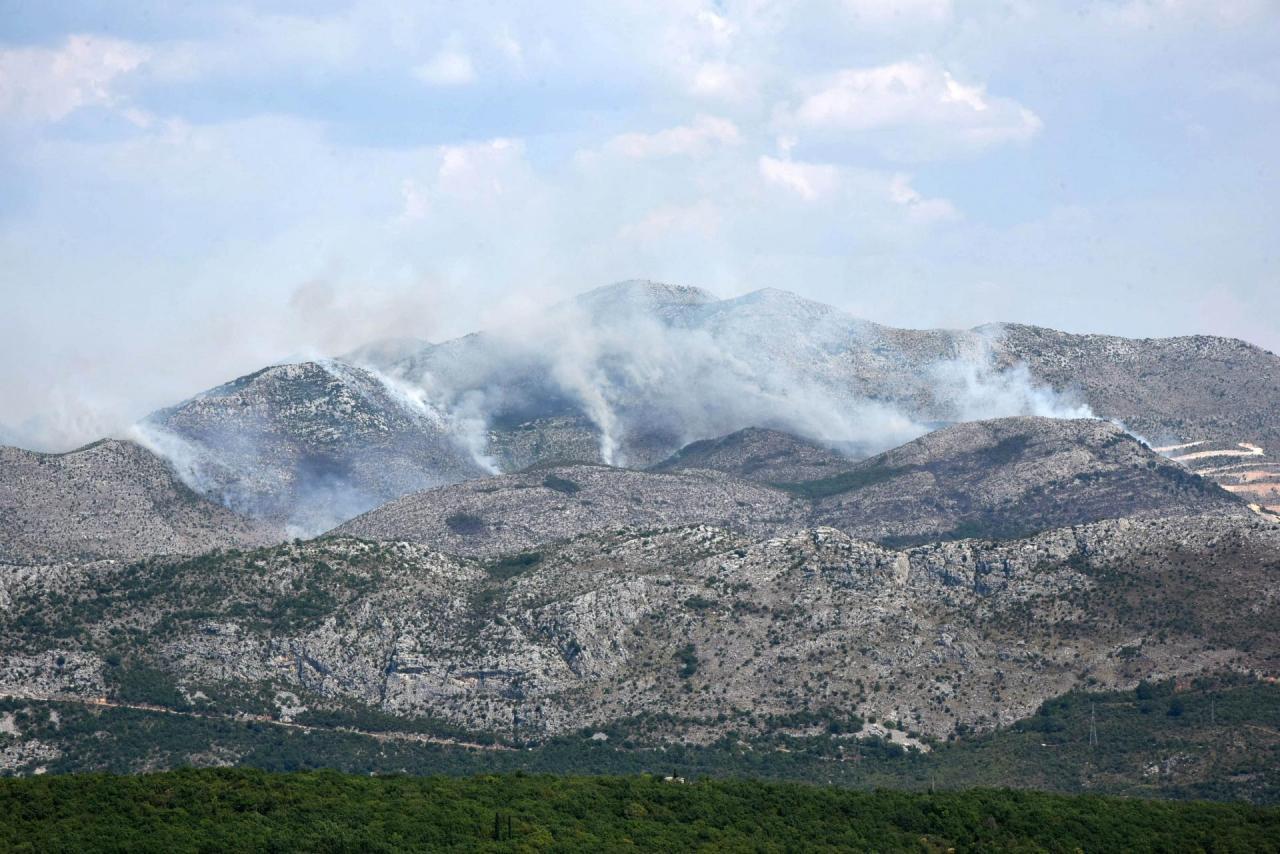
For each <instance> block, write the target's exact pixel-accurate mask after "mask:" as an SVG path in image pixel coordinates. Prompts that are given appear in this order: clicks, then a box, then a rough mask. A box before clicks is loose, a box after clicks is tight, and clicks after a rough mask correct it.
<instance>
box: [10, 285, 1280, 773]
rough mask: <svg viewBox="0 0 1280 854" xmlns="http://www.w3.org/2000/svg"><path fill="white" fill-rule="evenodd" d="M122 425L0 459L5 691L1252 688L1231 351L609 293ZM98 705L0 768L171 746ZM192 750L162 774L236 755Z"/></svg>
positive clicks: (1269, 529)
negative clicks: (78, 724)
mask: <svg viewBox="0 0 1280 854" xmlns="http://www.w3.org/2000/svg"><path fill="white" fill-rule="evenodd" d="M1135 434H1136V435H1135ZM132 438H133V439H134V441H120V440H108V441H103V442H99V443H95V444H93V445H90V446H88V447H86V448H83V449H79V450H77V451H74V452H72V453H68V454H61V455H53V454H37V453H33V452H29V451H22V450H18V449H15V448H3V449H0V637H3V638H4V646H3V649H2V650H0V694H6V695H9V696H10V697H13V698H16V699H14V700H12V701H11V702H15V703H17V702H30V703H37V702H50V703H72V704H77V703H79V704H86V703H90V702H94V703H97V702H99V701H100V700H101V698H103V697H105V698H106V700H105V701H104V702H106V703H107V704H108V707H111V708H114V706H110V704H112V703H116V704H125V705H129V704H132V706H133V707H136V708H135V709H134V710H135V711H138V710H141V711H146V712H148V713H150V712H153V711H156V709H159V708H163V709H167V710H168V711H169V712H175V713H178V714H182V715H187V714H189V715H197V716H202V717H200V720H208V719H209V718H210V716H212V718H214V719H217V720H231V719H234V718H235V717H236V716H243V715H254V716H258V718H260V719H261V720H263V721H267V722H273V725H275V724H280V725H283V724H286V723H288V722H289V721H290V720H291V719H293V718H295V717H297V716H299V715H302V716H304V717H305V716H307V715H310V716H313V717H306V718H305V719H306V720H314V719H315V718H314V716H316V715H320V716H329V717H326V718H323V719H325V720H340V721H345V724H343V725H344V726H347V728H348V729H350V728H351V727H352V726H355V724H354V723H353V722H354V721H363V722H364V723H363V724H361V726H366V725H370V726H371V725H372V724H370V723H369V722H370V721H373V722H375V723H376V724H377V727H381V728H382V729H380V730H377V731H378V732H383V733H384V735H385V733H386V732H391V733H397V734H398V735H396V736H395V737H397V738H399V737H402V736H406V734H407V733H412V732H418V733H419V734H421V732H422V731H423V730H422V729H421V727H436V726H442V727H452V728H453V729H450V730H447V731H448V732H451V733H453V735H451V736H449V737H450V738H452V739H454V740H455V741H456V740H458V739H464V740H465V738H486V739H493V738H502V739H506V740H507V741H508V742H510V743H512V744H516V743H521V740H522V739H531V740H533V741H535V742H536V741H538V740H540V739H547V738H559V737H567V736H568V735H569V734H571V733H572V732H574V731H575V730H577V729H579V728H581V727H584V726H586V727H589V728H607V727H624V726H627V727H631V726H639V724H637V723H636V722H637V721H641V720H643V721H646V723H645V724H644V725H643V727H641V730H638V731H642V736H636V738H638V739H639V742H636V743H639V744H642V745H643V749H653V750H658V749H661V745H665V744H672V743H696V744H701V745H704V746H706V745H710V744H713V743H721V742H722V741H724V740H728V741H724V743H726V744H738V742H739V741H740V742H741V743H743V744H747V745H748V749H754V748H751V747H750V745H752V744H754V743H755V742H753V741H752V740H753V739H760V738H766V737H769V738H772V737H773V736H774V735H776V734H777V733H780V732H786V733H791V734H793V735H796V734H803V733H808V732H809V730H808V729H805V727H810V728H812V727H813V726H819V727H834V729H831V730H829V732H838V733H842V734H843V735H842V737H847V738H852V739H855V740H870V741H875V740H881V741H883V740H886V739H888V740H892V741H894V742H895V743H897V744H899V745H906V746H908V747H910V748H911V749H913V750H926V749H929V748H930V747H931V746H933V747H936V746H937V745H939V744H940V743H941V741H942V740H945V739H964V738H968V737H969V734H971V733H974V732H977V733H984V732H988V731H990V730H992V729H993V728H994V727H996V726H997V725H998V724H1000V725H1003V724H1008V723H1011V722H1013V721H1015V720H1016V719H1019V718H1022V717H1024V716H1025V715H1028V714H1030V713H1032V712H1034V711H1035V710H1036V708H1037V707H1038V706H1039V705H1040V704H1041V703H1043V702H1045V701H1048V700H1051V699H1052V698H1054V697H1057V696H1059V695H1061V694H1064V693H1065V692H1068V691H1072V690H1084V689H1091V690H1102V689H1113V688H1114V689H1123V688H1132V687H1133V686H1134V685H1136V684H1138V683H1139V682H1141V681H1143V680H1159V679H1167V678H1175V677H1176V678H1183V677H1188V678H1189V677H1199V676H1204V675H1206V674H1218V675H1219V676H1220V675H1221V674H1222V673H1224V672H1230V673H1232V674H1236V675H1237V676H1239V678H1249V679H1257V678H1264V679H1265V678H1270V677H1275V676H1280V673H1278V672H1277V671H1276V667H1277V662H1278V661H1280V646H1277V643H1276V638H1277V637H1280V634H1278V632H1280V606H1278V605H1277V603H1280V520H1278V518H1277V516H1276V515H1275V514H1274V513H1272V512H1270V511H1269V510H1268V507H1271V508H1273V509H1277V507H1278V506H1280V501H1278V500H1277V496H1278V495H1280V469H1277V468H1276V464H1275V463H1273V462H1271V460H1272V459H1273V458H1272V456H1271V454H1272V453H1273V450H1272V449H1273V448H1274V447H1276V446H1277V442H1278V441H1280V360H1278V359H1277V358H1276V357H1275V356H1274V355H1272V354H1270V353H1267V352H1265V351H1263V350H1260V349H1258V348H1256V347H1252V346H1250V345H1248V344H1245V343H1243V342H1238V341H1232V340H1228V339H1217V338H1205V337H1192V338H1182V339H1168V340H1142V341H1133V340H1127V339H1119V338H1112V337H1103V336H1079V335H1067V334H1065V333H1058V332H1054V331H1052V330H1044V329H1037V328H1034V327H1025V326H984V327H980V328H978V329H974V330H925V331H917V330H900V329H891V328H888V327H883V326H879V325H877V324H874V323H870V322H867V321H863V320H858V319H856V318H852V317H849V316H848V315H845V314H843V313H841V312H839V311H837V310H835V309H832V308H830V307H828V306H823V305H820V304H817V303H813V302H809V301H806V300H802V299H799V298H797V297H795V296H793V295H790V294H786V293H783V292H779V291H761V292H758V293H754V294H749V295H747V296H744V297H739V298H736V299H731V300H717V299H715V298H714V297H712V296H710V295H709V294H707V293H705V292H703V291H701V290H698V289H696V288H687V287H675V286H668V285H658V284H654V283H647V282H628V283H623V284H620V285H615V286H610V287H607V288H602V289H599V290H596V291H592V292H590V293H588V294H585V295H584V296H582V297H581V298H579V299H577V300H574V301H571V302H569V303H566V304H563V305H560V306H557V307H554V308H553V309H550V310H548V311H547V312H546V313H545V314H543V315H540V316H537V317H530V318H527V320H526V322H525V323H524V324H523V325H522V326H520V327H519V328H504V329H498V330H492V331H487V332H481V333H476V334H473V335H469V336H466V337H464V338H460V339H456V340H452V341H446V342H443V343H439V344H430V343H425V342H421V341H413V340H397V341H394V342H373V343H371V344H370V345H369V346H367V347H364V348H361V349H360V350H358V351H356V352H354V353H350V354H348V355H346V356H345V357H342V358H338V359H327V360H319V361H309V362H301V363H296V364H285V365H276V366H271V367H267V368H264V369H262V370H260V371H257V372H255V373H253V374H250V375H247V376H245V377H241V378H238V379H235V380H232V381H230V382H228V383H226V384H224V385H222V386H219V387H217V388H214V389H211V390H209V391H207V392H204V393H202V394H198V395H196V396H195V397H192V398H191V399H189V400H186V401H182V402H179V403H177V404H175V405H174V406H171V407H168V408H165V409H162V410H160V411H157V412H155V413H153V414H152V415H150V416H148V417H147V418H146V419H144V421H142V422H141V423H140V424H138V425H137V426H136V428H135V430H134V431H133V433H132ZM1153 446H1154V447H1153ZM307 537H312V538H313V539H307V540H304V539H302V538H307ZM289 541H291V542H289ZM1232 678H1236V677H1235V676H1233V677H1232ZM4 702H10V701H4ZM153 707H154V708H153ZM371 715H372V716H374V717H370V716H371ZM795 715H801V716H802V718H803V720H804V721H807V722H808V723H804V724H803V725H801V724H795V723H792V724H783V723H779V722H778V721H782V720H784V719H785V720H792V721H795V720H800V718H794V717H788V716H795ZM333 716H337V717H333ZM343 716H346V717H343ZM379 716H381V717H379ZM804 716H807V717H804ZM855 719H856V722H855ZM4 720H7V719H4ZM16 720H17V719H16V718H15V721H16ZM771 721H772V722H771ZM815 722H819V723H815ZM113 726H114V725H109V724H108V723H103V724H102V729H100V730H93V732H92V733H89V734H87V733H86V732H82V731H81V730H80V729H75V728H71V729H69V730H68V732H67V733H65V734H63V735H58V736H57V737H56V738H55V737H51V736H49V735H48V733H47V732H45V734H44V735H42V736H40V737H39V738H37V737H36V736H34V735H30V734H27V735H24V734H23V731H22V729H21V727H19V726H18V725H17V723H14V724H13V725H12V726H9V729H14V730H16V734H15V733H8V734H4V733H0V739H3V740H4V741H3V743H0V756H3V757H4V759H3V764H0V770H2V769H8V770H11V771H19V772H28V771H33V770H35V769H36V768H38V767H44V766H43V765H42V763H48V762H51V761H54V760H55V759H56V760H57V761H59V762H68V763H71V764H73V765H75V763H77V762H83V763H86V767H102V766H101V764H100V763H99V764H94V763H95V762H98V760H93V761H90V760H89V759H86V758H83V757H87V756H89V755H90V753H91V752H92V751H90V748H89V745H90V744H93V745H101V744H102V743H104V740H106V741H107V742H110V743H116V742H115V741H112V740H113V739H118V740H119V743H120V744H121V745H122V746H121V747H120V748H119V750H117V751H116V752H115V753H112V754H111V755H112V756H114V757H116V758H117V759H119V761H120V762H123V763H125V766H126V767H129V768H132V767H134V764H136V763H137V762H150V761H161V760H155V759H154V757H153V758H151V759H144V758H139V757H138V756H137V755H135V754H134V753H132V752H130V750H131V749H132V748H130V749H128V750H126V749H125V747H124V746H123V745H124V744H125V742H126V741H127V739H126V738H125V736H124V735H123V732H124V731H123V730H117V729H113ZM415 727H418V728H419V729H414V728H415ZM366 728H367V727H366ZM1263 730H1266V726H1263ZM440 731H441V732H443V731H445V730H440ZM431 732H436V730H431ZM811 734H812V733H810V735H811ZM366 735H368V733H366ZM352 737H355V736H352ZM360 737H364V736H360ZM369 737H372V736H369ZM382 737H383V736H379V738H382ZM386 737H391V736H386ZM51 738H52V740H50V739H51ZM42 739H43V740H42ZM95 739H96V740H95ZM446 740H447V739H446ZM196 742H198V743H193V744H192V745H191V746H190V749H189V750H187V749H186V748H184V749H183V751H180V755H179V754H173V755H171V756H170V758H169V759H165V760H163V761H161V764H163V762H169V761H174V762H178V761H183V762H185V761H191V762H198V763H202V764H205V763H208V762H213V761H218V762H221V761H229V762H239V761H246V762H251V761H253V760H252V755H251V754H249V753H245V752H244V749H243V748H242V747H238V746H236V745H238V744H240V742H239V741H237V740H236V738H232V737H230V736H228V735H227V734H226V733H223V734H222V735H210V736H202V737H201V738H200V739H196ZM379 743H381V742H379ZM761 744H762V745H763V742H761ZM1277 747H1280V746H1277ZM618 749H620V750H625V749H641V748H637V747H635V746H634V744H633V747H632V748H627V747H622V746H619V747H618ZM734 749H735V750H736V749H738V748H736V747H735V748H734ZM761 749H762V750H763V749H765V748H764V747H763V746H762V747H761ZM770 749H771V748H770ZM1268 749H1270V748H1268ZM92 750H93V751H98V750H100V747H93V748H92ZM87 751H88V752H87ZM92 755H95V756H96V755H100V754H99V753H93V754H92ZM77 757H81V758H80V759H77ZM76 767H80V766H79V765H76ZM109 767H117V766H115V765H109ZM378 767H381V766H378ZM1188 767H1191V766H1190V765H1188ZM1195 768H1197V769H1198V770H1197V771H1196V772H1195V773H1196V774H1198V775H1201V776H1200V777H1197V778H1196V779H1197V780H1201V781H1202V782H1203V781H1205V780H1210V779H1211V775H1212V774H1214V773H1216V772H1214V771H1213V768H1212V766H1211V764H1209V763H1197V764H1195ZM1188 773H1190V772H1188ZM1204 775H1210V776H1204ZM1250 785H1254V784H1250ZM1258 785H1261V784H1258ZM1266 785H1267V786H1270V785H1271V784H1270V783H1268V784H1266ZM1254 788H1257V786H1254ZM1263 788H1265V786H1264V787H1263ZM1267 791H1270V789H1267ZM1276 793H1277V795H1278V796H1280V788H1277V789H1276Z"/></svg>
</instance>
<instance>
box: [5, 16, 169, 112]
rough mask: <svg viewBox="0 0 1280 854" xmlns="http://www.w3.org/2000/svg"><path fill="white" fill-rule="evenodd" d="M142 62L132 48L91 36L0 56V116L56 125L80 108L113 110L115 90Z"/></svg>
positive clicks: (142, 54) (143, 54)
mask: <svg viewBox="0 0 1280 854" xmlns="http://www.w3.org/2000/svg"><path fill="white" fill-rule="evenodd" d="M147 57H148V51H147V50H146V49H144V48H142V47H140V46H138V45H135V44H131V43H130V42H127V41H121V40H119V39H112V38H106V37H102V36H92V35H73V36H69V37H67V39H66V40H65V41H64V42H63V43H62V45H60V46H59V47H56V48H45V47H18V48H7V49H3V50H0V116H2V117H5V118H8V119H11V120H14V119H16V120H18V121H25V122H56V121H58V120H60V119H63V118H66V117H67V116H68V115H70V114H71V113H73V112H75V111H76V110H79V109H81V108H82V107H119V106H121V105H122V103H123V101H122V98H121V97H120V95H119V93H118V92H117V91H116V85H117V84H118V82H119V80H120V78H122V77H124V76H125V75H127V74H129V73H130V72H132V71H134V70H136V69H137V68H138V67H139V66H141V65H142V64H143V63H144V62H145V61H146V60H147ZM133 115H134V116H135V117H140V116H141V114H139V113H135V114H133Z"/></svg>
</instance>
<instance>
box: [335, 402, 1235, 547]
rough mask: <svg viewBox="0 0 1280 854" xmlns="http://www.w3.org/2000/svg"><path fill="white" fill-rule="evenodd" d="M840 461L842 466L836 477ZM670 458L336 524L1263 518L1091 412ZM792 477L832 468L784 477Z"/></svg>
mask: <svg viewBox="0 0 1280 854" xmlns="http://www.w3.org/2000/svg"><path fill="white" fill-rule="evenodd" d="M684 463H700V464H711V465H713V466H715V467H718V468H722V469H728V470H729V471H733V472H735V473H738V474H743V473H745V475H746V476H747V477H752V478H753V479H755V480H762V481H766V482H763V483H758V482H752V481H749V480H746V479H744V477H735V476H733V475H732V474H729V473H726V472H725V471H718V470H714V469H712V468H699V469H693V468H682V467H681V465H682V464H684ZM833 466H834V467H836V468H835V471H836V472H838V473H835V474H828V472H830V471H832V467H833ZM666 467H670V470H669V471H647V472H640V471H633V470H626V469H617V468H610V467H607V466H601V465H571V466H550V467H535V468H533V469H529V470H526V471H524V472H520V473H517V474H513V475H503V476H500V477H495V478H487V479H483V480H476V481H468V482H466V483H461V484H455V485H453V486H448V487H441V488H438V489H434V490H427V491H424V492H420V493H415V494H413V495H408V496H405V497H404V498H401V499H398V500H396V501H394V502H391V503H389V504H387V505H385V506H383V507H379V508H378V509H376V510H372V511H370V512H369V513H366V514H364V515H363V516H360V517H358V518H356V519H354V520H352V521H350V522H348V523H346V524H344V525H342V526H340V527H338V528H337V529H336V533H339V534H343V535H349V536H357V537H365V538H368V539H374V540H404V541H408V542H415V543H423V544H426V545H431V546H433V547H436V548H440V549H442V550H444V551H448V552H452V553H456V554H471V555H485V554H498V553H503V552H509V551H513V550H519V549H531V548H535V547H537V546H540V545H544V544H546V543H552V542H556V541H559V540H563V539H567V538H570V537H575V536H578V535H581V534H585V533H589V532H592V531H600V530H609V529H614V528H622V527H635V526H644V527H660V526H666V525H676V524H689V523H703V524H709V525H716V526H719V527H724V528H727V529H730V530H735V531H739V532H743V533H747V534H781V533H787V532H789V531H794V530H796V529H798V528H804V527H811V526H814V525H825V526H830V527H835V528H839V529H841V530H843V531H846V532H847V533H850V534H852V535H854V536H858V537H861V538H864V539H870V540H874V541H878V542H883V543H887V544H906V543H916V542H926V541H929V540H950V539H961V538H965V537H989V538H1009V537H1018V536H1025V535H1027V534H1030V533H1034V532H1036V531H1042V530H1046V529H1049V528H1054V527H1061V526H1064V525H1073V524H1082V523H1086V522H1094V521H1098V520H1101V519H1109V518H1119V517H1125V516H1142V515H1170V514H1186V513H1208V512H1218V513H1223V514H1235V515H1251V514H1250V511H1249V510H1248V509H1247V508H1246V506H1245V504H1244V502H1243V501H1241V500H1239V499H1238V498H1235V497H1233V496H1232V495H1231V494H1229V493H1227V492H1225V491H1223V490H1222V489H1220V488H1219V487H1218V486H1216V485H1215V484H1213V483H1212V482H1211V481H1206V480H1203V479H1201V478H1199V477H1197V476H1195V475H1193V474H1191V473H1190V472H1188V471H1187V470H1186V469H1184V468H1183V467H1182V466H1180V465H1179V464H1177V463H1174V462H1170V461H1168V460H1167V459H1165V458H1163V457H1161V456H1159V455H1158V454H1155V453H1154V452H1152V451H1151V450H1149V449H1147V448H1146V447H1144V446H1143V445H1141V444H1140V443H1139V442H1138V441H1136V440H1135V439H1133V438H1132V437H1131V436H1129V435H1128V434H1126V433H1125V432H1124V431H1122V430H1120V429H1119V428H1118V427H1116V426H1114V425H1112V424H1109V423H1107V422H1104V421H1097V420H1092V419H1090V420H1056V419H1048V418H1030V417H1029V418H1007V419H998V420H993V421H983V422H974V423H970V424H962V425H956V426H954V427H949V428H945V429H943V430H939V431H936V432H934V433H930V434H928V435H927V436H925V437H923V438H921V439H917V440H915V441H912V442H909V443H907V444H906V445H903V446H902V447H899V448H896V449H894V450H892V451H889V452H886V453H885V454H881V455H879V456H877V457H874V458H872V459H869V460H865V461H863V462H860V463H852V462H850V461H848V460H846V459H843V458H841V457H839V456H838V455H836V454H834V452H831V451H827V450H825V449H821V448H817V447H815V446H814V445H812V444H811V443H808V442H805V441H803V440H800V439H797V438H796V437H792V436H787V435H786V434H782V433H778V432H777V431H763V430H750V431H743V432H740V433H737V434H734V435H732V436H727V437H724V438H723V439H719V440H714V441H710V442H705V443H698V444H696V445H693V446H690V448H688V449H687V450H686V451H685V452H684V453H682V454H681V455H680V456H679V457H677V458H674V459H673V460H672V461H670V462H669V463H667V464H664V468H666ZM788 472H791V473H795V474H802V473H806V472H820V473H822V475H823V476H822V477H819V478H817V479H813V480H799V481H789V482H786V481H775V480H773V478H774V477H782V476H785V475H786V474H787V473H788Z"/></svg>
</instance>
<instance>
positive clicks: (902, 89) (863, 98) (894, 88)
mask: <svg viewBox="0 0 1280 854" xmlns="http://www.w3.org/2000/svg"><path fill="white" fill-rule="evenodd" d="M802 88H803V90H804V91H805V94H804V95H803V96H802V98H801V99H800V102H799V104H798V105H796V106H795V107H794V108H792V109H790V110H786V111H784V112H783V114H782V117H781V123H782V124H783V125H784V126H786V127H790V128H795V129H798V130H800V131H810V132H818V133H832V132H835V133H846V134H847V133H853V134H858V133H884V132H902V134H903V138H902V139H899V140H894V139H890V140H888V145H889V147H890V148H893V149H896V152H897V153H899V154H902V155H905V156H907V157H931V156H939V155H940V154H942V153H944V152H950V151H954V150H956V149H960V150H962V151H975V150H982V149H985V148H989V147H992V146H995V145H999V144H1001V143H1008V142H1023V141H1026V140H1028V139H1030V138H1032V137H1034V136H1035V135H1036V134H1037V133H1039V132H1040V129H1041V127H1042V126H1043V123H1042V122H1041V120H1040V118H1039V116H1037V115H1036V114H1035V113H1034V112H1032V111H1031V110H1029V109H1027V108H1026V107H1024V106H1022V105H1021V104H1019V103H1017V102H1016V101H1013V100H1011V99H1009V98H1001V97H995V96H992V95H989V94H988V93H987V92H986V91H985V89H984V87H982V86H979V85H973V84H967V83H962V82H960V81H959V80H957V79H956V78H955V77H953V76H952V75H951V73H950V72H949V71H947V70H946V69H945V68H943V67H942V66H941V65H939V64H938V63H937V62H935V61H932V60H927V59H924V60H916V61H904V62H895V63H891V64H888V65H880V66H875V67H872V68H856V69H845V70H843V71H839V72H836V73H834V74H829V75H824V76H821V77H818V78H816V79H814V80H811V81H809V82H808V83H807V84H806V85H805V86H803V87H802Z"/></svg>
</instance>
